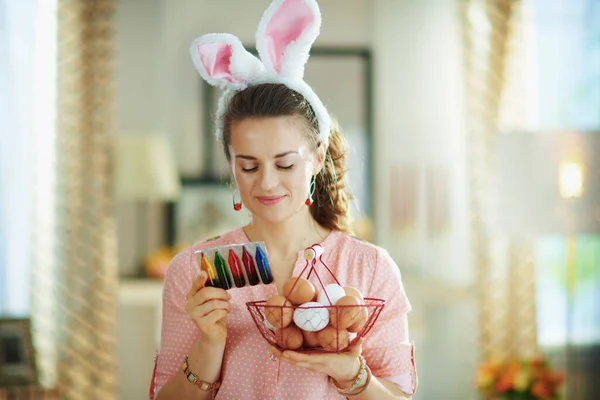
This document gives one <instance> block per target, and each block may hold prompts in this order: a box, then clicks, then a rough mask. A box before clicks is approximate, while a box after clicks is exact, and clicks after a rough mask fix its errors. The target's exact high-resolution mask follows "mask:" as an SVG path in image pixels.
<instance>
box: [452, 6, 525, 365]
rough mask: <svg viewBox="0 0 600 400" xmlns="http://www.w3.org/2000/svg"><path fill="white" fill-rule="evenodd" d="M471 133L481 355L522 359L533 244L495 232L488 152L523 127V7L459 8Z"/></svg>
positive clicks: (490, 155) (470, 168)
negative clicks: (501, 137)
mask: <svg viewBox="0 0 600 400" xmlns="http://www.w3.org/2000/svg"><path fill="white" fill-rule="evenodd" d="M462 6H463V7H462V14H463V15H462V16H463V19H462V20H463V33H464V48H465V55H464V62H465V64H464V68H465V76H466V83H467V87H466V95H467V97H466V104H467V114H466V119H467V130H468V139H467V143H468V146H469V147H468V157H469V158H468V161H469V165H468V171H469V186H470V188H469V193H470V194H469V211H470V228H471V229H470V232H471V245H472V261H473V263H474V266H475V270H476V283H477V298H478V311H479V315H478V321H479V343H478V344H479V356H480V358H481V359H489V358H499V359H507V358H510V357H523V356H528V355H531V354H532V353H533V352H535V350H536V341H537V338H536V329H535V326H536V325H535V323H536V319H535V285H534V283H535V280H534V276H535V275H534V259H533V247H532V243H531V241H530V240H528V239H525V238H516V237H511V238H507V237H503V236H501V235H499V234H498V233H497V231H496V230H495V229H494V228H495V227H494V220H495V219H496V218H497V217H498V212H499V210H498V209H497V204H496V193H495V192H494V188H495V179H496V169H495V162H494V153H493V146H494V140H495V139H496V136H497V135H499V134H500V132H501V131H504V130H510V129H513V128H516V127H517V126H518V125H519V123H526V122H527V119H528V116H529V115H530V111H531V110H529V109H528V104H527V102H526V101H523V98H524V97H525V96H524V92H523V91H524V90H526V88H524V87H523V86H519V85H516V84H515V83H516V82H519V81H520V79H521V78H522V74H523V71H524V69H523V67H524V66H525V65H526V63H527V62H528V60H527V59H525V58H524V57H523V51H522V50H523V49H522V46H521V44H522V43H523V32H524V30H523V27H524V25H523V18H522V17H523V10H524V7H523V4H522V3H521V2H520V1H517V0H465V1H464V2H463V4H462Z"/></svg>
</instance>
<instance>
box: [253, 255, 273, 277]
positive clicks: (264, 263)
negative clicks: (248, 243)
mask: <svg viewBox="0 0 600 400" xmlns="http://www.w3.org/2000/svg"><path fill="white" fill-rule="evenodd" d="M255 258H256V267H257V269H258V273H259V274H260V278H261V279H262V281H263V283H264V284H265V285H268V284H269V283H272V282H273V275H271V268H269V261H268V260H267V256H266V255H265V252H264V251H262V249H261V248H260V246H256V257H255Z"/></svg>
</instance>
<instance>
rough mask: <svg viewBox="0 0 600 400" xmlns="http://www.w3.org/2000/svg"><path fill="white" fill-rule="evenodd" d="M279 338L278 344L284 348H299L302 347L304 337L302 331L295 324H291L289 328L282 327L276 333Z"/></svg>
mask: <svg viewBox="0 0 600 400" xmlns="http://www.w3.org/2000/svg"><path fill="white" fill-rule="evenodd" d="M275 336H276V338H277V344H278V345H279V347H281V348H282V349H287V350H297V349H299V348H300V347H302V342H303V341H304V337H303V336H302V332H301V331H300V329H299V328H298V327H296V326H295V325H290V326H288V327H287V328H283V329H280V330H279V331H277V333H276V334H275Z"/></svg>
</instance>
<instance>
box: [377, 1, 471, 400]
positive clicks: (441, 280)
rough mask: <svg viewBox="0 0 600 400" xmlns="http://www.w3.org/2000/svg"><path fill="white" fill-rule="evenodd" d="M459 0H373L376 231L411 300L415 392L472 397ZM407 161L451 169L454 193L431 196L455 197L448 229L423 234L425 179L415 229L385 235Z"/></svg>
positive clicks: (422, 396) (434, 396)
mask: <svg viewBox="0 0 600 400" xmlns="http://www.w3.org/2000/svg"><path fill="white" fill-rule="evenodd" d="M458 6H459V0H445V1H439V0H420V1H404V0H403V1H397V0H376V1H375V7H374V24H373V26H374V31H373V42H372V45H373V51H374V55H375V85H376V88H375V102H376V104H375V106H376V112H375V124H376V126H375V130H376V137H375V139H376V140H375V149H376V152H377V157H375V161H376V170H377V175H376V178H377V181H376V185H375V188H376V191H375V206H376V211H377V214H376V219H377V220H376V223H377V226H378V227H379V229H378V231H377V233H378V236H377V239H378V242H379V243H380V244H381V245H383V246H384V247H385V248H387V249H388V250H389V251H390V254H391V255H392V256H393V257H394V259H395V260H396V262H397V263H398V264H399V266H400V269H401V270H402V271H403V274H404V277H405V283H406V286H407V292H408V295H409V298H410V299H411V302H412V304H413V310H414V312H413V315H412V316H411V320H410V322H411V324H412V327H411V333H412V336H413V338H414V339H415V342H416V345H417V361H418V364H419V365H418V367H419V378H420V382H421V384H420V389H419V393H418V396H417V398H418V399H441V398H451V399H467V398H470V396H473V390H472V388H471V387H472V385H471V382H472V377H473V375H472V374H473V369H472V368H473V366H474V362H475V357H476V348H475V337H476V332H475V328H476V321H475V312H476V310H475V302H474V299H473V297H472V295H471V294H470V292H469V291H468V290H467V291H465V290H464V289H462V288H464V287H465V286H466V287H467V288H468V285H469V284H471V282H472V269H471V268H470V266H469V262H468V257H467V248H468V247H467V245H468V238H467V213H466V181H465V177H466V171H465V139H464V126H463V105H462V100H463V99H462V91H463V79H462V75H461V68H462V47H461V42H460V38H461V33H460V24H459V8H458ZM407 163H408V164H414V165H418V166H420V167H421V168H422V169H424V168H425V167H427V166H432V165H436V166H441V167H443V168H444V169H446V170H447V171H448V172H449V175H448V179H449V180H450V181H451V187H452V191H451V196H450V199H437V200H438V201H450V204H451V209H452V212H451V217H450V218H451V225H450V230H449V231H448V232H447V233H446V234H444V235H440V236H435V237H430V236H428V234H427V231H426V229H425V221H426V216H425V213H424V210H423V206H424V205H425V190H424V189H423V188H421V190H420V193H419V202H418V204H419V210H420V211H419V222H418V226H417V230H416V233H415V234H414V235H412V236H406V237H393V236H391V235H390V234H389V232H390V228H391V227H390V213H389V208H390V206H389V202H390V193H389V189H390V184H393V182H394V180H393V176H391V175H390V167H391V166H392V165H394V164H407ZM415 275H416V276H415ZM454 286H457V288H458V289H457V288H455V287H454ZM457 291H458V293H459V294H458V295H457V294H456V293H455V292H457Z"/></svg>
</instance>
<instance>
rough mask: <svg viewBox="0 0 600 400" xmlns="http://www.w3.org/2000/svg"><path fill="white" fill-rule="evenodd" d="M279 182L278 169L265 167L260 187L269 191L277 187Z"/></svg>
mask: <svg viewBox="0 0 600 400" xmlns="http://www.w3.org/2000/svg"><path fill="white" fill-rule="evenodd" d="M277 184H278V179H277V171H275V170H274V169H273V168H263V169H262V175H261V177H260V188H261V189H262V190H264V191H269V190H271V189H273V188H275V187H276V186H277Z"/></svg>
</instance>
